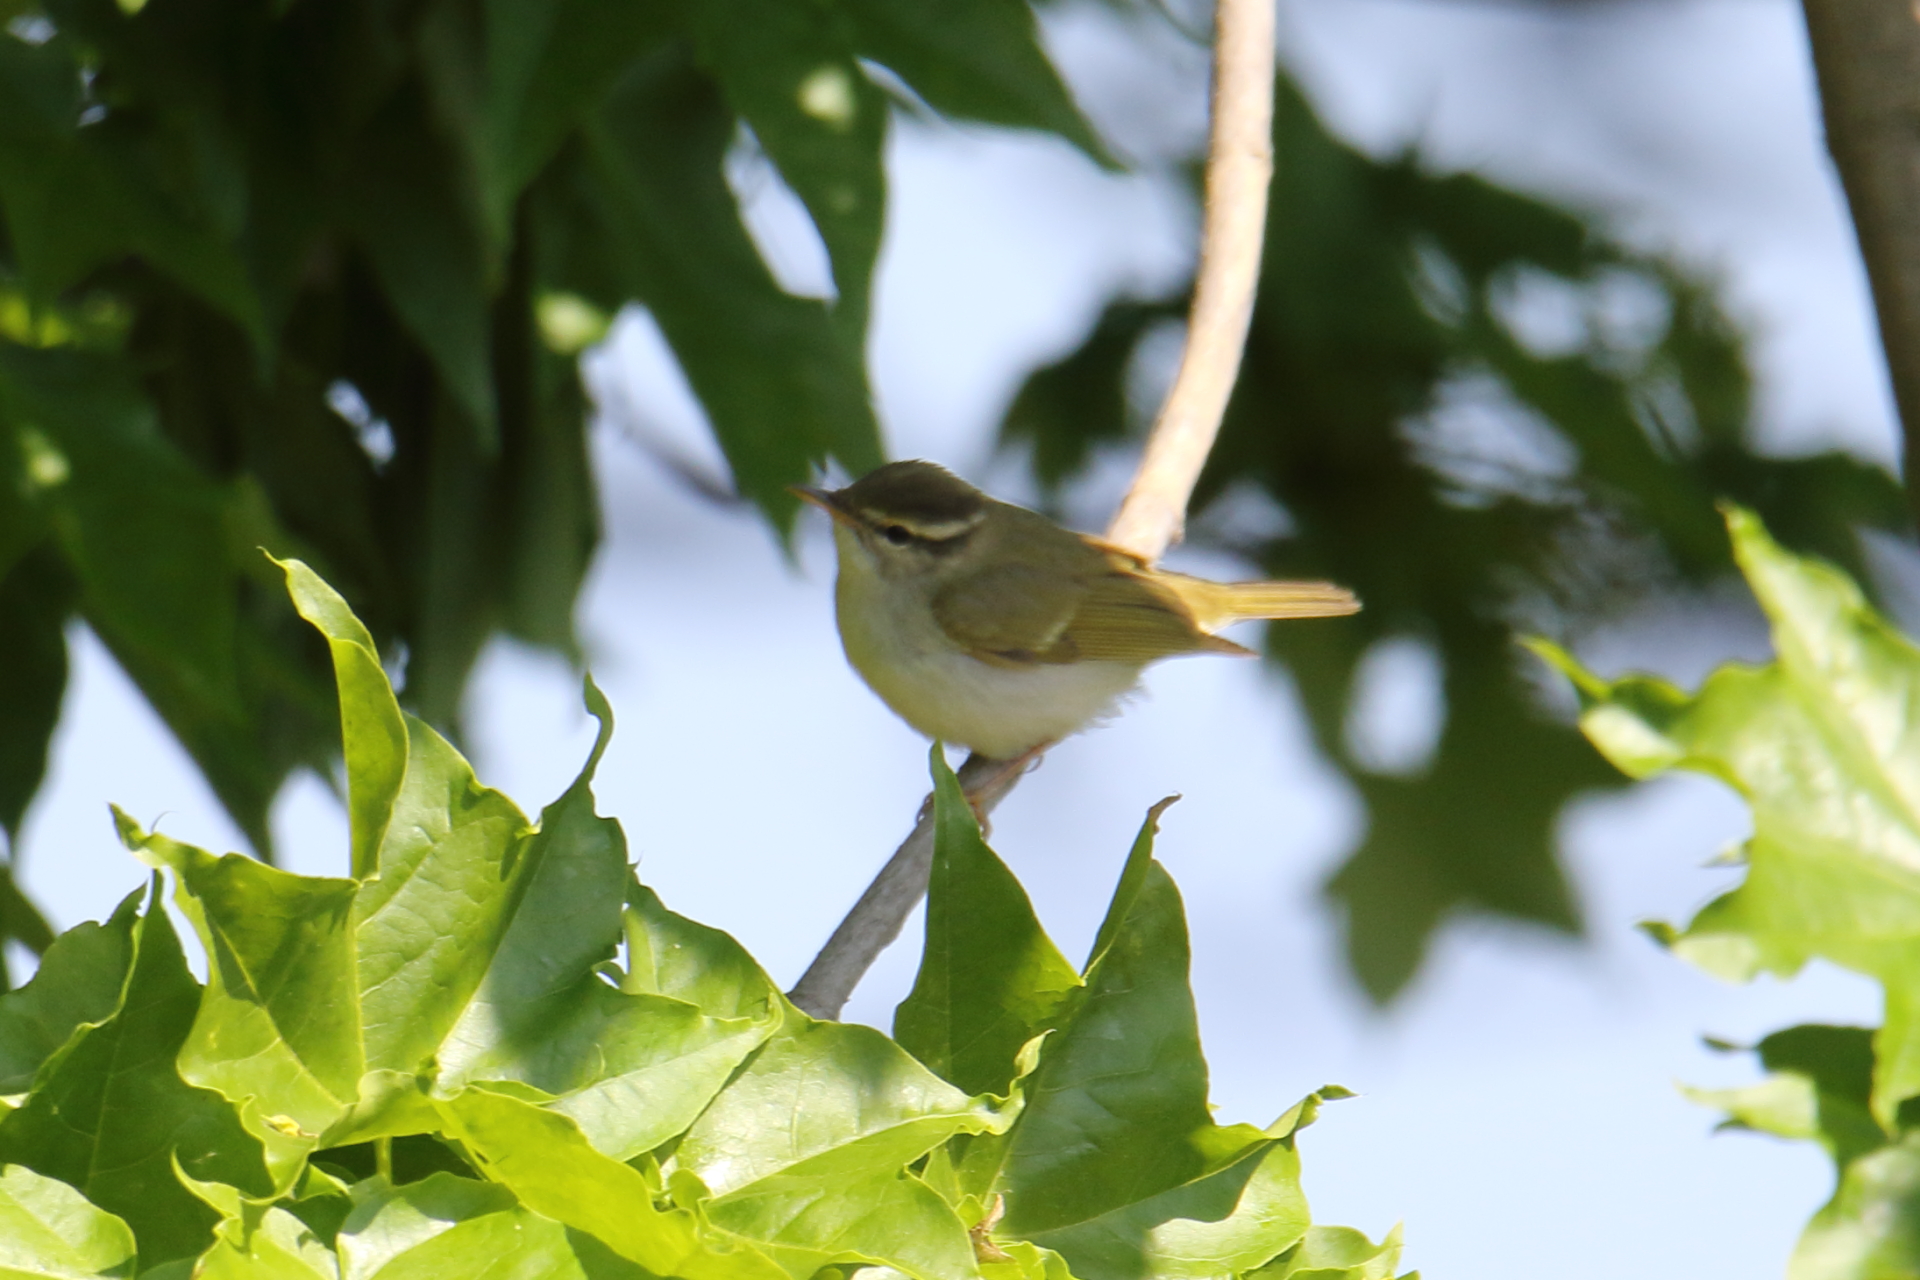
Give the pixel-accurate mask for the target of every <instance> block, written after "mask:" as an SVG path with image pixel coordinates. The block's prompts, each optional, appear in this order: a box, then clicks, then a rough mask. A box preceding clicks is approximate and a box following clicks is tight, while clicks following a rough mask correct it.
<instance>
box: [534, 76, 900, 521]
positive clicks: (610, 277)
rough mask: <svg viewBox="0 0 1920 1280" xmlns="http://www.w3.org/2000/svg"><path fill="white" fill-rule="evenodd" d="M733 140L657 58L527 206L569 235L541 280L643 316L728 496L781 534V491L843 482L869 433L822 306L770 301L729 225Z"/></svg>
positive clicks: (708, 101)
mask: <svg viewBox="0 0 1920 1280" xmlns="http://www.w3.org/2000/svg"><path fill="white" fill-rule="evenodd" d="M732 136H733V120H732V118H731V115H730V113H729V112H728V111H727V110H726V108H725V106H724V105H723V103H722V102H721V99H720V96H719V93H718V90H717V89H716V87H715V86H714V85H713V84H712V83H711V82H710V81H709V80H707V79H706V77H704V76H702V75H701V74H699V73H698V72H697V71H695V70H694V69H693V68H692V67H690V66H689V65H687V64H686V63H685V62H684V61H683V60H681V59H680V58H679V57H678V56H677V55H661V56H657V57H655V58H653V59H652V60H651V61H650V62H649V63H648V64H647V65H646V67H645V69H644V70H643V71H642V72H640V73H637V74H635V75H633V76H631V77H629V78H628V80H627V81H625V82H624V83H623V84H622V85H621V87H620V88H619V90H618V91H617V92H616V93H615V95H614V97H613V99H612V101H611V102H610V103H609V104H608V107H607V109H606V110H605V111H604V112H603V113H602V114H601V115H600V117H599V119H598V120H596V121H595V122H593V123H592V124H591V125H590V126H589V128H588V130H587V140H586V144H585V145H584V147H583V148H582V149H581V150H580V151H579V152H578V153H577V154H576V155H575V157H574V162H573V163H572V164H569V165H567V166H565V167H564V169H563V174H564V176H562V177H556V179H555V181H554V183H553V184H552V185H551V186H549V187H547V188H546V189H545V191H544V192H543V197H544V198H543V201H542V204H543V207H544V208H545V209H546V214H545V220H546V221H548V222H549V223H550V224H551V223H558V222H561V221H565V222H569V223H572V224H573V225H574V228H575V229H574V231H573V233H572V237H573V238H572V239H571V240H570V241H568V242H567V243H566V244H565V245H564V246H557V247H556V254H557V255H558V265H557V266H556V268H555V271H554V279H555V280H556V282H557V283H559V284H561V285H562V287H565V288H567V289H570V290H571V291H573V292H576V293H579V294H581V295H582V296H585V297H588V298H591V299H593V300H594V301H596V302H599V303H600V304H602V305H604V306H607V307H609V308H612V307H615V306H618V305H619V304H620V303H621V302H623V301H625V299H626V298H628V297H635V298H638V299H639V300H641V301H642V302H644V303H645V304H646V305H647V306H648V308H649V309H650V310H651V311H652V312H653V314H654V317H655V318H656V319H657V320H658V321H659V323H660V328H661V331H662V332H663V333H664V334H665V335H666V339H667V341H668V343H669V344H670V345H671V346H672V347H673V350H674V354H675V355H676V356H677V357H678V358H679V360H680V363H681V366H682V368H684V369H685V370H686V374H687V378H688V380H689V381H690V382H691V383H692V384H693V388H694V390H695V392H696V393H697V394H698V395H699V396H700V400H701V403H702V404H703V405H704V406H705V408H706V410H707V414H708V416H709V418H710V419H711V421H712V423H713V429H714V432H715V435H716V437H717V438H718V439H719V442H720V444H721V447H722V448H723V449H724V450H725V452H726V455H727V460H728V464H729V466H731V468H732V469H733V475H734V482H735V484H736V485H737V486H738V488H739V490H740V492H741V493H742V494H743V495H744V496H746V497H749V498H751V499H753V500H754V501H755V502H756V503H757V504H758V505H759V506H760V507H761V509H762V510H763V511H765V512H766V513H767V514H768V517H769V518H770V519H771V520H773V521H774V523H775V524H776V526H777V527H779V528H782V529H784V528H786V527H787V525H788V524H789V523H790V522H791V518H792V515H793V513H794V511H795V509H796V499H794V497H793V496H792V495H791V494H789V493H788V492H787V490H786V486H788V485H790V484H796V483H800V482H802V481H804V480H805V479H806V478H807V477H808V476H809V475H811V474H812V472H813V471H814V470H815V469H816V468H818V467H820V466H823V465H825V463H826V462H827V460H828V459H829V458H836V459H838V460H839V461H840V462H841V464H842V465H844V466H845V467H846V468H847V469H848V470H849V471H852V472H854V473H856V474H857V473H860V472H864V471H867V470H869V469H871V468H872V467H874V466H877V465H878V464H879V461H880V457H881V455H880V444H879V428H878V426H877V424H876V423H875V421H874V417H873V410H872V406H871V405H870V404H869V403H868V392H867V383H866V375H865V371H864V369H863V367H862V364H861V361H860V356H859V353H858V352H857V351H856V350H854V349H852V348H851V347H849V346H848V345H847V344H846V343H845V342H844V341H842V339H841V337H840V336H839V335H838V334H837V333H836V331H835V330H834V327H833V325H832V323H831V321H830V319H829V316H828V312H827V308H826V305H825V304H824V303H820V302H814V301H809V300H803V299H800V298H795V297H791V296H790V295H788V294H785V293H783V292H781V291H780V289H779V287H778V286H777V285H776V284H775V283H774V281H773V278H772V276H771V274H769V272H768V270H767V268H766V265H765V264H764V263H763V262H762V261H761V260H760V256H759V252H758V251H757V250H756V249H755V248H754V246H753V242H752V241H751V240H750V239H749V238H748V236H747V234H746V230H745V228H744V227H743V226H742V225H741V223H740V218H739V210H738V209H737V207H736V206H735V202H734V198H733V193H732V192H731V191H730V190H729V189H728V188H727V185H726V183H725V181H724V180H723V179H722V177H721V174H720V162H721V160H722V158H723V157H724V156H725V154H726V151H727V147H728V146H729V144H730V143H731V141H732ZM610 285H611V286H612V287H611V288H610V287H609V286H610Z"/></svg>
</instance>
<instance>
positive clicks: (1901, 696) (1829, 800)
mask: <svg viewBox="0 0 1920 1280" xmlns="http://www.w3.org/2000/svg"><path fill="white" fill-rule="evenodd" d="M1727 523H1728V527H1729V529H1730V530H1731V532H1732V535H1733V540H1734V549H1735V554H1736V555H1737V556H1738V557H1739V560H1740V565H1741V568H1742V569H1743V570H1744V571H1745V573H1746V575H1747V580H1748V582H1749V583H1750V584H1751V585H1752V587H1753V590H1754V594H1755V595H1756V596H1758V597H1759V600H1760V604H1761V607H1762V608H1763V609H1764V610H1765V611H1766V613H1767V616H1768V619H1769V620H1770V622H1771V623H1772V627H1773V641H1774V650H1775V653H1776V655H1777V656H1776V659H1775V661H1774V662H1773V663H1771V664H1769V665H1767V666H1764V667H1739V666H1729V667H1723V668H1721V669H1720V670H1719V671H1717V672H1715V673H1714V674H1713V675H1712V676H1710V677H1709V678H1708V679H1707V681H1706V683H1705V684H1704V685H1702V686H1701V688H1700V691H1699V692H1698V693H1697V694H1694V695H1692V696H1689V695H1687V694H1684V693H1682V692H1681V691H1680V690H1678V689H1676V688H1674V687H1673V686H1672V685H1670V684H1667V683H1666V682H1664V681H1660V680H1656V679H1652V678H1648V677H1627V678H1626V679H1623V680H1619V681H1614V682H1607V681H1603V680H1601V679H1599V678H1597V677H1595V676H1592V675H1590V674H1588V673H1586V672H1585V671H1583V670H1581V669H1580V668H1579V667H1578V665H1577V664H1575V663H1574V662H1573V661H1572V659H1570V658H1568V657H1566V655H1564V654H1561V653H1559V652H1557V651H1553V650H1546V651H1545V652H1547V653H1548V655H1549V656H1550V657H1552V658H1553V659H1554V660H1555V661H1557V662H1558V663H1559V664H1560V665H1561V666H1562V668H1563V669H1564V670H1566V671H1567V672H1568V674H1569V675H1571V676H1572V677H1573V678H1574V682H1575V685H1576V687H1577V688H1578V689H1579V691H1580V696H1581V702H1582V705H1583V707H1584V711H1583V713H1582V715H1581V726H1582V728H1584V729H1585V730H1586V732H1587V734H1588V736H1589V737H1591V738H1592V739H1593V741H1594V742H1595V744H1596V745H1598V746H1599V747H1600V749H1601V750H1602V751H1604V752H1605V753H1606V754H1607V756H1608V758H1609V759H1610V760H1612V761H1613V762H1614V764H1616V765H1617V766H1619V767H1620V768H1621V769H1622V770H1624V771H1625V772H1627V773H1629V774H1632V775H1634V776H1636V777H1645V776H1648V775H1650V774H1654V773H1659V772H1662V771H1664V770H1667V769H1670V768H1676V767H1677V768H1686V769H1692V770H1695V771H1698V772H1702V773H1707V774H1709V775H1711V776H1713V777H1717V778H1719V779H1721V780H1722V781H1724V782H1726V783H1728V784H1729V785H1731V786H1733V787H1734V788H1736V789H1737V790H1738V791H1739V792H1740V793H1741V794H1742V795H1743V796H1744V797H1745V798H1746V799H1747V802H1748V803H1749V804H1750V805H1751V806H1752V809H1753V822H1754V834H1753V838H1752V839H1751V840H1750V841H1749V842H1748V843H1747V847H1746V861H1747V868H1748V870H1747V876H1746V880H1745V882H1744V883H1743V884H1741V885H1740V886H1739V887H1738V888H1736V889H1735V890H1733V891H1732V892H1731V893H1728V894H1726V895H1724V896H1722V897H1721V898H1719V899H1718V900H1716V901H1715V902H1713V903H1712V904H1710V905H1709V906H1708V907H1706V908H1705V909H1704V910H1703V911H1701V912H1700V914H1699V915H1697V916H1696V917H1694V920H1693V922H1692V924H1690V925H1689V926H1688V927H1687V928H1686V929H1685V930H1683V931H1681V932H1679V933H1677V934H1672V935H1671V937H1670V942H1671V945H1672V947H1673V949H1674V950H1675V951H1676V952H1678V953H1679V954H1680V955H1682V956H1684V957H1686V958H1687V959H1689V960H1692V961H1693V962H1694V963H1696V964H1699V965H1701V966H1702V967H1704V968H1706V969H1708V970H1710V971H1711V972H1714V973H1717V974H1720V975H1721V976H1723V977H1727V978H1730V979H1735V980H1746V979H1750V978H1752V977H1754V976H1755V975H1757V974H1759V973H1761V972H1771V973H1777V974H1791V973H1795V972H1798V971H1799V969H1800V967H1801V966H1802V965H1804V964H1805V963H1806V962H1807V961H1808V960H1810V959H1812V958H1814V957H1815V956H1821V957H1825V958H1827V959H1829V960H1832V961H1834V962H1836V963H1838V964H1841V965H1844V966H1846V967H1848V968H1851V969H1855V970H1857V971H1859V972H1862V973H1865V974H1867V975H1869V976H1870V977H1873V978H1876V979H1878V980H1879V981H1880V982H1881V983H1882V984H1883V985H1884V987H1885V989H1886V1025H1885V1026H1884V1027H1883V1028H1881V1030H1880V1032H1879V1034H1878V1035H1877V1036H1876V1038H1875V1044H1874V1050H1875V1062H1876V1066H1875V1072H1874V1084H1873V1111H1874V1114H1875V1115H1876V1116H1877V1117H1878V1118H1879V1119H1880V1121H1881V1122H1882V1123H1883V1124H1891V1122H1892V1119H1893V1115H1894V1113H1895V1111H1896V1109H1897V1108H1898V1105H1899V1103H1900V1102H1901V1101H1902V1100H1903V1099H1905V1098H1908V1097H1912V1096H1914V1095H1915V1094H1916V1093H1920V968H1917V967H1916V966H1920V874H1916V873H1915V872H1914V871H1913V870H1912V868H1913V866H1914V865H1915V864H1916V861H1920V790H1917V789H1916V788H1917V787H1920V783H1916V781H1915V779H1917V778H1920V727H1917V726H1915V725H1914V724H1913V723H1912V722H1911V720H1910V718H1909V717H1908V716H1907V715H1906V714H1905V712H1904V708H1906V707H1908V706H1910V705H1912V704H1913V702H1914V700H1915V698H1916V697H1920V650H1917V649H1916V648H1915V647H1914V645H1913V643H1912V642H1911V641H1909V640H1907V639H1906V638H1905V637H1904V636H1902V635H1900V633H1899V632H1898V631H1896V630H1895V629H1894V628H1893V627H1892V626H1890V625H1889V624H1888V623H1887V622H1886V621H1885V620H1884V619H1882V618H1881V617H1880V616H1879V615H1878V614H1876V613H1874V612H1873V610H1872V609H1871V608H1869V607H1868V605H1867V604H1866V602H1865V600H1864V599H1863V598H1862V596H1861V594H1860V592H1859V589H1858V588H1857V587H1855V586H1854V585H1853V583H1852V582H1850V581H1849V580H1848V579H1847V578H1846V576H1845V575H1844V574H1841V573H1840V572H1838V571H1837V570H1835V569H1833V568H1831V567H1830V566H1826V565H1822V564H1819V563H1816V562H1813V561H1808V560H1801V559H1798V558H1796V557H1794V556H1791V555H1789V554H1787V553H1786V552H1784V551H1782V550H1781V549H1780V548H1779V547H1778V546H1777V545H1776V544H1775V543H1774V542H1773V540H1772V539H1771V538H1769V537H1768V536H1767V533H1766V531H1765V529H1763V528H1762V527H1761V525H1760V523H1759V521H1758V520H1757V519H1756V518H1755V517H1754V516H1752V515H1751V514H1749V513H1747V512H1744V511H1739V510H1733V511H1730V512H1729V514H1728V517H1727Z"/></svg>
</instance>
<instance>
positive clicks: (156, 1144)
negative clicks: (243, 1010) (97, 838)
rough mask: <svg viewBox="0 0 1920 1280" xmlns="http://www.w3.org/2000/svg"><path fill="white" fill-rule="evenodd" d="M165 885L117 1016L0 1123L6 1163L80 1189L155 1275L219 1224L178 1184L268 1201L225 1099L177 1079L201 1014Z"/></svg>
mask: <svg viewBox="0 0 1920 1280" xmlns="http://www.w3.org/2000/svg"><path fill="white" fill-rule="evenodd" d="M159 893H160V885H159V882H158V878H157V877H156V878H155V883H154V885H153V888H152V891H151V893H150V894H149V896H148V899H147V909H146V911H145V913H144V914H143V915H141V916H140V917H139V919H138V920H137V922H136V923H135V924H134V925H133V928H132V932H131V940H130V945H131V948H132V960H131V963H130V966H129V968H128V970H127V977H126V983H125V986H124V988H123V990H122V993H121V996H120V1000H119V1002H118V1005H117V1007H116V1008H115V1009H114V1011H113V1013H112V1014H111V1015H110V1016H109V1017H107V1018H106V1019H104V1020H103V1021H100V1022H97V1023H91V1024H88V1025H85V1026H83V1027H81V1028H80V1029H78V1030H77V1031H76V1032H75V1033H74V1034H72V1035H71V1036H70V1037H69V1038H68V1039H67V1041H66V1043H65V1044H64V1045H63V1046H62V1047H61V1048H60V1050H59V1051H58V1052H56V1053H55V1054H54V1055H53V1056H52V1057H50V1058H49V1059H47V1061H46V1062H45V1063H44V1064H43V1065H42V1066H41V1068H40V1072H39V1074H38V1076H37V1077H36V1078H35V1080H34V1088H33V1091H32V1092H31V1093H30V1094H28V1095H27V1098H26V1100H25V1101H24V1102H22V1103H21V1104H20V1107H19V1108H18V1109H17V1110H15V1111H11V1112H8V1113H7V1114H6V1115H5V1117H4V1118H0V1162H6V1163H18V1164H23V1165H26V1166H27V1167H28V1168H30V1169H33V1170H35V1171H36V1172H38V1173H41V1174H44V1175H45V1176H47V1177H49V1178H58V1179H59V1180H61V1181H62V1182H65V1183H68V1184H69V1185H71V1186H73V1187H74V1188H76V1189H77V1190H78V1191H79V1192H80V1193H81V1194H83V1195H85V1196H86V1197H87V1198H88V1199H89V1200H91V1201H92V1202H93V1203H94V1204H96V1205H98V1206H99V1207H100V1208H102V1209H104V1210H106V1211H108V1212H109V1213H113V1214H116V1215H118V1216H119V1217H121V1218H122V1219H124V1220H125V1221H126V1223H127V1225H128V1226H129V1227H131V1228H132V1229H133V1233H134V1236H135V1237H136V1238H137V1239H138V1240H139V1242H140V1255H141V1257H142V1258H143V1259H144V1260H145V1261H146V1262H147V1263H148V1264H153V1263H158V1262H165V1261H167V1260H169V1259H173V1258H180V1257H186V1256H189V1255H191V1254H195V1253H198V1252H199V1251H200V1250H201V1249H203V1248H204V1247H205V1246H206V1243H207V1236H208V1230H209V1228H210V1227H211V1225H212V1222H213V1219H214V1215H213V1214H212V1213H211V1212H210V1211H209V1210H207V1209H206V1208H205V1207H204V1206H203V1205H202V1204H201V1203H200V1202H199V1201H198V1200H197V1199H195V1198H194V1197H193V1196H192V1195H190V1194H189V1193H188V1192H187V1190H186V1189H185V1188H183V1187H182V1186H181V1184H180V1183H179V1182H178V1181H177V1180H176V1179H175V1177H174V1169H175V1166H176V1162H177V1163H178V1165H179V1166H180V1167H182V1168H184V1169H186V1170H188V1171H189V1172H191V1173H193V1174H194V1175H195V1176H196V1177H200V1178H206V1179H217V1180H219V1181H223V1182H226V1183H229V1184H231V1185H233V1186H236V1187H241V1188H245V1189H247V1190H248V1191H249V1192H250V1193H252V1194H260V1193H263V1192H265V1191H266V1189H267V1187H266V1178H265V1174H264V1170H263V1168H262V1165H261V1156H260V1148H259V1145H258V1144H257V1143H256V1142H254V1141H252V1140H251V1139H250V1138H249V1137H248V1136H247V1135H246V1133H245V1132H243V1131H242V1129H241V1127H240V1125H239V1122H238V1120H237V1119H236V1117H235V1116H234V1112H233V1108H232V1107H230V1106H229V1105H228V1104H227V1102H226V1101H225V1100H223V1099H222V1098H221V1097H220V1096H219V1095H218V1094H216V1093H212V1092H210V1091H208V1090H205V1089H198V1088H194V1087H192V1086H191V1085H190V1084H188V1083H187V1082H185V1081H183V1080H182V1079H181V1077H180V1075H179V1074H178V1073H177V1072H176V1071H175V1069H174V1059H175V1057H176V1056H177V1055H178V1054H179V1052H180V1050H181V1047H182V1045H183V1044H184V1043H185V1042H186V1040H187V1037H188V1032H189V1030H190V1028H191V1027H192V1024H193V1018H194V1010H195V1007H196V1006H197V1005H198V1004H199V1000H200V989H199V987H198V985H197V984H196V983H195V982H194V980H193V976H192V975H191V974H189V973H188V972H187V966H186V961H185V959H184V958H183V957H182V955H181V952H180V943H179V940H178V939H177V938H176V937H175V936H174V932H173V926H172V925H171V924H169V923H168V921H167V916H166V913H165V912H164V911H163V910H161V909H160V905H159Z"/></svg>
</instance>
